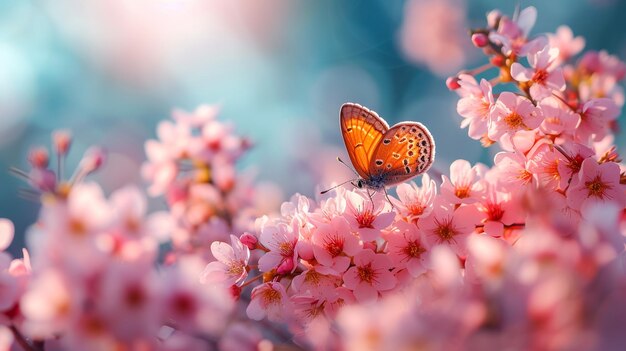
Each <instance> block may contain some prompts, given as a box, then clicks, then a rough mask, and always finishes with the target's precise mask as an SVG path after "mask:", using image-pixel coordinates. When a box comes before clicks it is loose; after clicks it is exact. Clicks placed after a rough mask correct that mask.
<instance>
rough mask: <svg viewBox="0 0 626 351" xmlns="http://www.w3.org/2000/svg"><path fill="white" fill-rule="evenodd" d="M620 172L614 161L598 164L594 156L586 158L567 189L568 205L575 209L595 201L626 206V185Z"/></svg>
mask: <svg viewBox="0 0 626 351" xmlns="http://www.w3.org/2000/svg"><path fill="white" fill-rule="evenodd" d="M620 172H621V170H620V168H619V166H618V165H617V164H616V163H614V162H605V163H602V164H598V162H597V161H596V160H594V159H593V158H587V159H585V160H584V161H583V163H582V166H581V170H580V172H579V173H578V175H577V176H576V177H574V178H573V179H572V184H571V185H570V187H569V189H568V190H567V203H568V205H569V206H571V207H572V208H575V209H580V208H582V207H586V206H590V205H591V203H595V202H600V203H606V202H613V203H615V204H617V205H618V206H622V207H623V206H626V187H625V186H624V185H623V184H620Z"/></svg>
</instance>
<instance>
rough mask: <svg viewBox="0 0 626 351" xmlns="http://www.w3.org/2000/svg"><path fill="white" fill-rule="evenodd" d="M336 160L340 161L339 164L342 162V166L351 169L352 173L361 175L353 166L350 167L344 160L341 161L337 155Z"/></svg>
mask: <svg viewBox="0 0 626 351" xmlns="http://www.w3.org/2000/svg"><path fill="white" fill-rule="evenodd" d="M337 161H339V162H341V164H343V165H344V166H346V167H348V169H349V170H351V171H352V172H353V173H354V174H356V175H357V176H358V177H361V175H360V174H358V173H357V172H356V171H355V170H354V168H352V167H350V166H348V164H347V163H345V162H343V160H342V159H341V158H339V156H337Z"/></svg>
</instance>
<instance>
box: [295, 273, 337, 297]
mask: <svg viewBox="0 0 626 351" xmlns="http://www.w3.org/2000/svg"><path fill="white" fill-rule="evenodd" d="M304 266H305V267H306V270H305V271H304V272H303V273H302V274H299V275H297V276H295V277H294V278H293V281H292V285H291V289H292V291H293V292H294V293H295V294H296V295H303V294H311V295H313V296H316V297H317V298H318V299H319V300H320V301H334V300H335V299H336V298H337V294H339V292H338V291H337V288H338V287H339V286H340V285H341V282H342V281H341V273H343V271H342V272H340V273H337V272H336V271H335V270H334V269H332V268H329V267H326V266H323V265H309V264H304Z"/></svg>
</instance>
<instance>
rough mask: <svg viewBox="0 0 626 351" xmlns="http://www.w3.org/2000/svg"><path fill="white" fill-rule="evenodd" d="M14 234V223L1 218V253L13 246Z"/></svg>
mask: <svg viewBox="0 0 626 351" xmlns="http://www.w3.org/2000/svg"><path fill="white" fill-rule="evenodd" d="M14 234H15V227H14V226H13V222H11V221H10V220H8V219H6V218H0V251H4V250H6V249H7V248H8V247H9V245H11V242H12V241H13V235H14Z"/></svg>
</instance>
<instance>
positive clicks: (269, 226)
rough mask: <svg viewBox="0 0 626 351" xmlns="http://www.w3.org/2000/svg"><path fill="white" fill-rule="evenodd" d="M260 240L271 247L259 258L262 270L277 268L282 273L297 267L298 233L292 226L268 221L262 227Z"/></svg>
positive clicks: (267, 246)
mask: <svg viewBox="0 0 626 351" xmlns="http://www.w3.org/2000/svg"><path fill="white" fill-rule="evenodd" d="M259 242H260V243H261V244H263V246H265V247H266V248H268V249H269V252H267V253H266V254H265V255H263V257H261V258H260V259H259V269H260V270H261V271H263V272H268V271H270V270H272V269H277V270H279V271H281V273H287V272H291V271H292V270H294V269H295V268H296V265H295V260H296V257H297V251H296V250H295V248H296V243H297V242H298V233H297V232H296V231H294V228H293V227H292V226H290V225H288V224H285V223H275V224H274V223H266V224H265V225H264V226H263V227H262V228H261V235H260V237H259Z"/></svg>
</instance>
